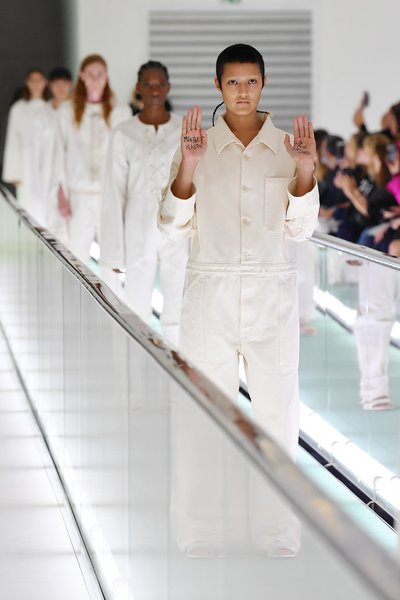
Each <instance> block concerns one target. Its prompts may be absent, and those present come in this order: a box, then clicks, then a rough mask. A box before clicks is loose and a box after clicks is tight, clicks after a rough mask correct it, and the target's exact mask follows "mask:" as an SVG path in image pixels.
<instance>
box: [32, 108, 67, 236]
mask: <svg viewBox="0 0 400 600" xmlns="http://www.w3.org/2000/svg"><path fill="white" fill-rule="evenodd" d="M57 110H58V109H57V108H54V107H53V105H52V103H51V101H49V102H46V103H45V105H44V106H42V108H41V109H40V110H38V112H37V115H36V118H35V122H34V128H35V134H34V136H35V143H34V147H35V150H34V156H35V164H36V165H37V172H38V173H39V174H40V181H39V185H40V190H41V192H40V195H41V198H42V199H43V202H42V208H43V211H42V212H43V215H42V223H43V225H44V226H45V227H46V228H47V229H48V230H49V231H51V233H53V235H54V236H55V237H56V238H57V239H59V240H61V241H62V242H63V243H64V244H66V243H67V222H66V220H65V219H63V218H62V217H61V215H60V213H59V211H58V207H57V197H56V196H57V194H56V186H55V185H54V173H53V167H54V156H55V152H56V140H57Z"/></svg>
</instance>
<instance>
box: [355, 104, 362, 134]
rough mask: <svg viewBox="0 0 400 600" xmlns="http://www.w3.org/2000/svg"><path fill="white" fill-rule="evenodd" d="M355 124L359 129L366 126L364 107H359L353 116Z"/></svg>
mask: <svg viewBox="0 0 400 600" xmlns="http://www.w3.org/2000/svg"><path fill="white" fill-rule="evenodd" d="M353 123H354V125H355V126H356V127H357V129H361V127H362V126H363V125H364V107H363V106H359V107H358V108H357V110H356V112H355V113H354V115H353Z"/></svg>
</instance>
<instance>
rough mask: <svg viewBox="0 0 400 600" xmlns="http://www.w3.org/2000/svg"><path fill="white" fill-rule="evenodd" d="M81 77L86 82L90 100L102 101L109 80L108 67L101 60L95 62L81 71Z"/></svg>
mask: <svg viewBox="0 0 400 600" xmlns="http://www.w3.org/2000/svg"><path fill="white" fill-rule="evenodd" d="M80 78H81V80H82V81H83V83H84V84H85V88H86V92H87V97H88V100H89V101H90V102H100V101H101V99H102V97H103V93H104V88H105V87H106V85H107V82H108V73H107V69H106V67H105V66H104V65H103V63H101V62H93V63H90V65H87V67H85V68H84V69H83V71H81V73H80Z"/></svg>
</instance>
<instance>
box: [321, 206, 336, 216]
mask: <svg viewBox="0 0 400 600" xmlns="http://www.w3.org/2000/svg"><path fill="white" fill-rule="evenodd" d="M334 212H335V207H334V206H332V207H330V208H326V207H325V206H321V207H320V209H319V216H320V217H322V218H323V219H332V217H333V213H334Z"/></svg>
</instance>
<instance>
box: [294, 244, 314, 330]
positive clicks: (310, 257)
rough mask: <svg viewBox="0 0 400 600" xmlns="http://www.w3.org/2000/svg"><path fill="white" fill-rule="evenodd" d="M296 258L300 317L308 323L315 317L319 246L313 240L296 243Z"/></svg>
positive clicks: (301, 320)
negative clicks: (315, 286) (315, 287)
mask: <svg viewBox="0 0 400 600" xmlns="http://www.w3.org/2000/svg"><path fill="white" fill-rule="evenodd" d="M295 248H296V259H297V270H298V281H299V317H300V322H304V323H308V322H309V321H311V320H312V319H313V318H314V315H315V304H314V297H313V295H314V285H315V281H316V267H317V260H318V248H317V246H316V244H314V243H313V242H304V243H303V244H296V245H295Z"/></svg>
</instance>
